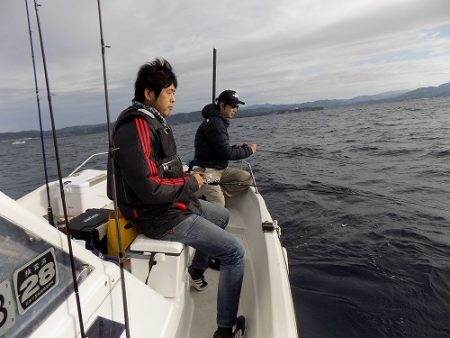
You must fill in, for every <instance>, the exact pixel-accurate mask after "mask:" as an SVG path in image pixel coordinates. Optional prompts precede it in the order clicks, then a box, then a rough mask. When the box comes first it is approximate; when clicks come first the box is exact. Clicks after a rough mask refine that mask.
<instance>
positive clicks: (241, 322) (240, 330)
mask: <svg viewBox="0 0 450 338" xmlns="http://www.w3.org/2000/svg"><path fill="white" fill-rule="evenodd" d="M245 333H246V332H245V317H244V316H239V317H237V319H236V327H235V328H234V331H233V333H232V334H231V336H228V337H223V336H222V335H220V334H219V332H218V331H216V332H214V336H213V338H240V337H243V336H244V335H245Z"/></svg>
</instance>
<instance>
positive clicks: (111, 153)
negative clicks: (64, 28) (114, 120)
mask: <svg viewBox="0 0 450 338" xmlns="http://www.w3.org/2000/svg"><path fill="white" fill-rule="evenodd" d="M97 7H98V21H99V26H100V44H101V50H102V68H103V88H104V92H105V110H106V124H107V130H108V145H109V150H108V152H109V160H110V161H111V178H112V179H111V181H112V192H113V204H114V219H115V226H116V236H117V249H118V256H119V267H120V281H121V287H122V302H123V312H124V322H125V333H126V337H130V322H129V318H128V302H127V292H126V287H125V273H124V257H125V255H124V252H123V248H122V238H121V234H120V223H119V208H118V206H117V190H116V179H115V175H116V174H115V169H114V164H113V161H114V151H115V150H116V149H115V148H114V147H113V142H112V133H111V126H110V124H111V118H110V112H109V98H108V81H107V79H106V62H105V50H106V48H107V47H108V48H109V47H110V46H106V45H105V42H104V40H103V24H102V11H101V6H100V0H97Z"/></svg>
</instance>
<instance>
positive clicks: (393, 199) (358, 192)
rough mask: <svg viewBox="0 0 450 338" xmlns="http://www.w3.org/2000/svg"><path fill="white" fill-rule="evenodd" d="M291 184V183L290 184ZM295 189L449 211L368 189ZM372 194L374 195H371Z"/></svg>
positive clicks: (206, 182) (223, 184)
mask: <svg viewBox="0 0 450 338" xmlns="http://www.w3.org/2000/svg"><path fill="white" fill-rule="evenodd" d="M205 184H206V185H213V186H218V185H220V186H239V187H255V188H256V184H248V183H239V182H236V183H235V182H222V181H220V180H209V179H205ZM291 185H292V184H291ZM293 186H294V188H295V190H296V191H310V192H318V193H325V194H335V195H349V194H351V195H353V196H359V197H362V198H367V199H371V200H374V201H378V200H380V199H382V200H385V201H388V202H394V203H399V204H403V205H414V206H419V207H426V208H430V209H435V210H439V211H442V212H445V213H450V211H448V210H445V209H441V208H438V207H436V206H433V205H428V204H423V203H417V202H414V201H411V200H408V199H405V198H399V197H395V196H386V195H383V194H374V193H372V192H369V191H364V190H353V189H348V190H350V192H349V191H330V190H326V189H314V188H302V187H298V186H295V185H293ZM372 195H374V196H372Z"/></svg>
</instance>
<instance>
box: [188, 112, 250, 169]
mask: <svg viewBox="0 0 450 338" xmlns="http://www.w3.org/2000/svg"><path fill="white" fill-rule="evenodd" d="M202 115H203V118H204V120H203V122H202V123H201V124H200V126H199V127H198V129H197V132H196V134H195V155H194V164H195V165H197V166H199V167H203V168H215V169H225V168H226V167H227V166H228V161H229V160H240V159H243V158H247V157H249V156H250V155H251V154H252V153H253V152H252V149H251V148H250V147H249V146H248V145H247V144H244V145H243V146H242V147H240V146H238V145H233V146H230V139H229V136H228V130H227V128H228V126H229V124H230V121H229V120H228V119H226V118H224V117H222V116H220V115H219V111H218V110H217V107H216V105H215V104H212V103H210V104H208V105H206V106H205V107H204V108H203V110H202Z"/></svg>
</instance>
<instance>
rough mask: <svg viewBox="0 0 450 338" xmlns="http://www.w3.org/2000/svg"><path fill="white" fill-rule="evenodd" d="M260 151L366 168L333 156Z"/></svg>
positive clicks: (260, 150) (261, 150)
mask: <svg viewBox="0 0 450 338" xmlns="http://www.w3.org/2000/svg"><path fill="white" fill-rule="evenodd" d="M258 152H262V153H269V154H277V155H279V154H281V155H289V156H301V157H310V158H318V159H321V160H327V161H333V162H339V163H343V164H350V165H354V166H357V167H361V168H364V165H362V164H359V163H353V162H347V161H343V160H338V159H335V158H331V157H324V156H314V155H305V154H295V153H290V152H287V151H275V150H266V149H258Z"/></svg>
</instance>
